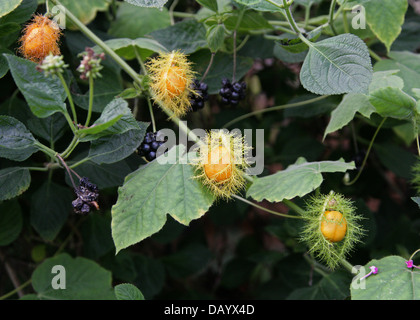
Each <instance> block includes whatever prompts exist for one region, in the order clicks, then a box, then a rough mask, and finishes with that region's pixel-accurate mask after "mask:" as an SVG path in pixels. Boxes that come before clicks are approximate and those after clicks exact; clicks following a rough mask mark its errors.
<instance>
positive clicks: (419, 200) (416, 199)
mask: <svg viewBox="0 0 420 320" xmlns="http://www.w3.org/2000/svg"><path fill="white" fill-rule="evenodd" d="M411 200H413V201H414V202H415V203H416V204H417V205H418V206H419V208H420V197H411Z"/></svg>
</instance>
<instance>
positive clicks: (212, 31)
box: [207, 24, 225, 52]
mask: <svg viewBox="0 0 420 320" xmlns="http://www.w3.org/2000/svg"><path fill="white" fill-rule="evenodd" d="M224 41H225V28H224V27H223V25H222V24H215V25H213V26H211V27H210V28H208V29H207V43H208V45H209V48H210V51H211V52H217V51H219V49H220V48H222V47H223V44H224Z"/></svg>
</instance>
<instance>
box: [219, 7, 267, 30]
mask: <svg viewBox="0 0 420 320" xmlns="http://www.w3.org/2000/svg"><path fill="white" fill-rule="evenodd" d="M238 19H240V16H239V14H238V15H230V16H228V18H227V19H226V20H225V21H224V25H225V26H226V29H228V30H231V31H232V30H235V29H236V30H238V31H241V32H247V31H252V30H270V29H273V26H272V25H271V24H269V23H268V21H267V19H265V18H264V17H263V16H262V15H261V14H259V13H258V12H255V11H245V13H244V14H243V16H242V19H241V21H240V23H239V25H238V26H237V24H238Z"/></svg>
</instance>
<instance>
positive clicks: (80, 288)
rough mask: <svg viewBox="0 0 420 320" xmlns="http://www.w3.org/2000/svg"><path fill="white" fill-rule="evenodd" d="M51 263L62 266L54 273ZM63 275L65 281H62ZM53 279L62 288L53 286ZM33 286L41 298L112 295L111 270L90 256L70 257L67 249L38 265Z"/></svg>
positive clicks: (96, 298) (105, 298)
mask: <svg viewBox="0 0 420 320" xmlns="http://www.w3.org/2000/svg"><path fill="white" fill-rule="evenodd" d="M54 266H62V267H63V269H59V270H58V271H55V273H53V272H52V271H53V270H55V269H53V268H54ZM63 270H64V271H63ZM63 272H65V273H63ZM55 277H57V278H56V279H57V280H55ZM63 279H65V283H63V282H61V281H63ZM60 280H61V281H60ZM56 282H57V283H58V284H59V285H62V286H65V289H55V288H54V287H53V286H52V284H53V283H54V284H55V283H56ZM32 286H33V288H34V290H35V291H36V295H37V298H38V299H41V300H114V299H115V295H114V290H113V288H112V275H111V272H109V271H108V270H105V269H104V268H102V267H101V266H99V265H98V264H97V263H96V262H94V261H92V260H88V259H85V258H81V257H77V258H72V257H71V256H70V255H68V254H67V253H62V254H60V255H57V256H55V257H52V258H49V259H47V260H45V261H44V262H43V263H42V264H41V265H39V266H38V267H37V268H36V269H35V271H34V272H33V274H32Z"/></svg>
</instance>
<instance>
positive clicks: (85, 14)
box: [49, 0, 110, 30]
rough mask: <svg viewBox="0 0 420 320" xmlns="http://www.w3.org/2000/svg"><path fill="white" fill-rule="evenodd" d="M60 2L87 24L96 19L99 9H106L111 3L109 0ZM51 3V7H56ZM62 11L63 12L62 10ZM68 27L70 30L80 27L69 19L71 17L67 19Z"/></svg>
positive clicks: (66, 0)
mask: <svg viewBox="0 0 420 320" xmlns="http://www.w3.org/2000/svg"><path fill="white" fill-rule="evenodd" d="M60 2H61V4H62V5H63V6H64V7H65V8H66V9H67V10H69V11H70V12H71V13H73V14H74V15H75V16H76V17H77V18H78V19H79V20H80V21H81V22H82V23H83V24H85V25H87V24H89V23H90V22H92V21H93V20H94V19H95V17H96V15H97V13H98V11H106V10H107V9H108V6H109V3H110V2H109V1H108V0H89V1H85V0H60ZM49 5H50V8H53V7H54V4H52V3H51V2H50V3H49ZM60 13H61V14H63V13H62V12H60ZM66 28H67V29H69V30H78V27H77V26H76V25H74V24H73V23H72V22H71V21H69V19H67V20H66Z"/></svg>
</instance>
